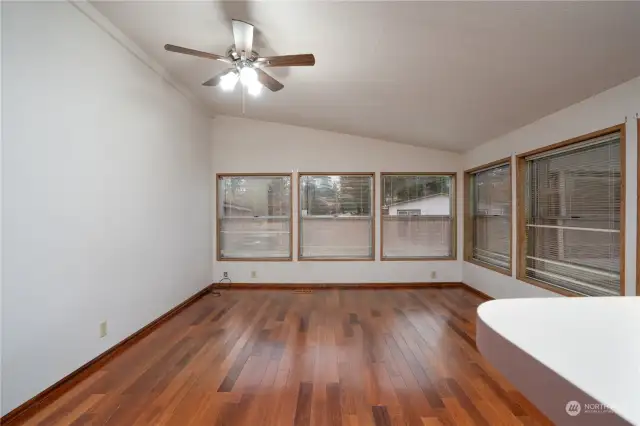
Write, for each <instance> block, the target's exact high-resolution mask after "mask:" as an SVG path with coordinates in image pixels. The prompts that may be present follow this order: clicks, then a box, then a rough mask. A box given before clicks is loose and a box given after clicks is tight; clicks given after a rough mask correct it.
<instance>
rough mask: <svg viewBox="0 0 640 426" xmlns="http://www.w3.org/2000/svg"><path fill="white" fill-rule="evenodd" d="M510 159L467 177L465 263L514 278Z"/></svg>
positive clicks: (483, 168) (476, 169)
mask: <svg viewBox="0 0 640 426" xmlns="http://www.w3.org/2000/svg"><path fill="white" fill-rule="evenodd" d="M510 161H511V159H510V158H505V159H503V160H500V161H497V162H495V163H491V164H488V165H485V166H480V167H478V168H475V169H473V170H469V171H467V172H466V173H465V192H466V195H465V201H466V203H465V210H466V211H465V247H464V251H465V260H466V261H467V262H471V263H475V264H478V265H480V266H484V267H487V268H489V269H493V270H496V271H498V272H502V273H505V274H508V275H510V274H511V272H510V271H511V166H510V164H509V162H510Z"/></svg>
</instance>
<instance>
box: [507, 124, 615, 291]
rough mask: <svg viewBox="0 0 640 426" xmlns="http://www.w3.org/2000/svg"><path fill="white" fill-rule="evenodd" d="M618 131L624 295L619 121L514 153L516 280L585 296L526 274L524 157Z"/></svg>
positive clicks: (546, 288)
mask: <svg viewBox="0 0 640 426" xmlns="http://www.w3.org/2000/svg"><path fill="white" fill-rule="evenodd" d="M618 132H619V133H620V194H621V195H620V196H621V199H620V296H624V295H625V205H626V197H627V195H626V191H625V187H626V185H625V179H626V145H625V143H626V137H625V124H624V123H623V124H618V125H616V126H612V127H608V128H606V129H602V130H597V131H595V132H592V133H589V134H586V135H582V136H578V137H575V138H572V139H568V140H565V141H562V142H558V143H555V144H552V145H548V146H545V147H542V148H537V149H534V150H531V151H527V152H524V153H522V154H518V155H517V156H516V212H517V214H516V218H517V219H516V224H517V228H516V244H517V258H516V278H517V279H518V280H519V281H523V282H526V283H528V284H531V285H534V286H536V287H540V288H543V289H545V290H549V291H552V292H554V293H558V294H561V295H563V296H572V297H588V296H583V295H582V294H578V293H575V292H573V291H570V290H566V289H562V288H559V287H556V286H553V285H550V284H547V283H545V282H542V281H538V280H536V279H533V278H529V277H527V276H526V259H525V256H526V250H527V248H526V240H525V233H526V217H525V212H524V205H525V198H524V197H525V191H524V185H525V176H526V160H525V158H526V157H529V156H531V155H535V154H540V153H543V152H547V151H551V150H554V149H558V148H563V147H566V146H569V145H574V144H578V143H581V142H585V141H588V140H590V139H595V138H598V137H601V136H606V135H608V134H612V133H618Z"/></svg>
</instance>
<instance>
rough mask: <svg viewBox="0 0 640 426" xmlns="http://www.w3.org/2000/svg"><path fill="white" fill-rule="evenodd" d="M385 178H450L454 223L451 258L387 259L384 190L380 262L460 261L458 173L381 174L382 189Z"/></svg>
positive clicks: (452, 227) (452, 224)
mask: <svg viewBox="0 0 640 426" xmlns="http://www.w3.org/2000/svg"><path fill="white" fill-rule="evenodd" d="M385 176H449V177H451V188H452V189H453V201H452V203H451V207H452V223H451V256H445V257H387V258H385V257H384V255H383V250H384V217H383V215H382V207H383V204H384V200H383V199H382V198H383V194H382V189H381V192H380V204H379V206H378V207H379V208H380V260H381V261H384V262H397V261H400V262H408V261H419V262H433V261H438V262H439V261H451V260H454V261H455V260H457V259H458V203H457V198H458V197H457V194H458V187H457V184H458V183H457V182H458V180H457V172H441V173H438V172H381V173H380V187H381V188H382V179H383V178H384V177H385Z"/></svg>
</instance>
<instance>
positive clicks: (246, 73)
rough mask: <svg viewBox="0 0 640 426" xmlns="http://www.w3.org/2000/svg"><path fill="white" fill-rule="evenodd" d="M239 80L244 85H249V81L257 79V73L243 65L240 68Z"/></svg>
mask: <svg viewBox="0 0 640 426" xmlns="http://www.w3.org/2000/svg"><path fill="white" fill-rule="evenodd" d="M240 81H241V82H242V84H244V85H245V86H247V87H248V86H251V83H253V82H255V81H258V73H257V72H256V70H254V69H253V68H251V67H249V66H245V67H243V68H242V69H241V70H240Z"/></svg>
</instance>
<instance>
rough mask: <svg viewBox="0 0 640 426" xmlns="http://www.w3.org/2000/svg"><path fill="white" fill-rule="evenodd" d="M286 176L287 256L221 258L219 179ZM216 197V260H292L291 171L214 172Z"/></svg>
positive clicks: (292, 189) (292, 188)
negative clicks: (287, 198)
mask: <svg viewBox="0 0 640 426" xmlns="http://www.w3.org/2000/svg"><path fill="white" fill-rule="evenodd" d="M242 176H246V177H288V178H289V179H290V182H291V189H290V191H289V257H242V258H240V257H238V258H223V257H222V253H221V250H220V249H221V248H220V229H221V221H222V217H221V216H220V193H219V190H220V187H219V185H218V183H219V182H220V179H223V178H227V177H242ZM215 186H216V188H215V197H216V212H215V218H216V259H217V261H218V262H291V261H293V191H294V187H293V173H216V183H215Z"/></svg>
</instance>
